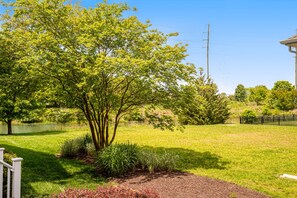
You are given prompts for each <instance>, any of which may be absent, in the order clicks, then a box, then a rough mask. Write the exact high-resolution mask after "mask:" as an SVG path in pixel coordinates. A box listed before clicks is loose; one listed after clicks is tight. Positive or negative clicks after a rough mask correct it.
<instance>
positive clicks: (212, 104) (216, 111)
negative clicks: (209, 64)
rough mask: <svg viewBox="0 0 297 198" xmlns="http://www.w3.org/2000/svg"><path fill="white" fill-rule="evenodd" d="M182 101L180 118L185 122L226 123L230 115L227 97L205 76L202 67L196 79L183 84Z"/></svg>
mask: <svg viewBox="0 0 297 198" xmlns="http://www.w3.org/2000/svg"><path fill="white" fill-rule="evenodd" d="M180 101H181V103H180V104H179V105H178V106H179V108H180V119H181V122H182V123H184V124H195V125H197V124H198V125H199V124H200V125H201V124H219V123H225V121H226V120H227V119H228V118H229V115H230V112H229V107H228V99H227V97H226V96H225V95H224V94H220V93H218V87H217V85H216V84H215V83H214V82H213V81H212V79H211V78H207V77H205V74H204V73H203V70H202V69H200V73H199V74H198V76H197V78H196V79H194V80H193V81H192V82H191V83H190V84H188V85H185V86H183V92H182V94H181V96H180Z"/></svg>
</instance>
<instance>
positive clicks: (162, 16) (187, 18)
mask: <svg viewBox="0 0 297 198" xmlns="http://www.w3.org/2000/svg"><path fill="white" fill-rule="evenodd" d="M80 2H82V5H83V6H86V7H93V6H94V5H96V4H97V3H100V2H102V1H100V0H88V1H86V0H81V1H80ZM108 2H109V3H118V2H126V3H128V4H129V5H130V6H131V7H136V8H137V9H138V11H137V12H135V13H132V14H135V15H136V16H138V18H139V19H140V20H141V21H143V22H145V21H146V20H147V19H149V20H150V21H151V23H152V25H153V27H154V28H157V29H159V30H160V31H162V32H165V33H170V32H179V33H180V34H179V36H178V37H176V38H174V39H173V40H171V41H170V42H172V43H173V42H182V43H186V44H188V45H189V46H188V55H189V56H188V57H187V59H186V62H191V63H194V64H195V66H196V67H203V68H205V67H206V49H205V48H203V47H205V46H206V42H205V41H203V40H204V39H206V37H207V34H206V33H205V32H206V31H207V24H210V26H211V32H210V75H211V77H212V78H213V79H214V81H215V83H217V85H218V87H219V90H220V92H226V93H228V94H233V93H234V89H235V87H236V86H237V85H238V84H243V85H244V86H245V87H253V86H256V85H266V86H267V87H268V88H271V87H272V86H273V84H274V82H276V81H278V80H288V81H290V82H291V83H292V84H294V56H293V54H292V53H289V52H288V49H287V47H286V46H283V45H281V44H280V43H279V41H280V40H284V39H286V38H288V37H290V36H292V35H294V34H296V29H297V24H295V23H296V22H294V21H295V20H296V7H297V1H296V0H126V1H122V0H108Z"/></svg>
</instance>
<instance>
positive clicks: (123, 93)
mask: <svg viewBox="0 0 297 198" xmlns="http://www.w3.org/2000/svg"><path fill="white" fill-rule="evenodd" d="M128 10H130V8H129V7H128V6H127V5H126V4H108V3H101V4H98V6H97V7H94V8H89V9H86V8H82V7H80V6H79V5H75V6H73V5H70V4H66V3H65V1H64V0H54V1H49V0H42V1H34V0H29V1H25V0H17V1H16V2H15V3H14V15H13V16H11V17H10V16H7V17H8V18H7V22H6V23H5V24H8V25H7V26H9V27H18V29H16V28H15V29H13V31H12V32H13V33H14V34H18V35H19V36H20V38H22V39H21V40H22V41H23V43H22V44H23V46H24V52H25V53H24V54H23V55H22V56H20V57H21V60H20V62H21V63H22V65H30V68H29V70H30V72H32V73H35V74H37V75H38V76H40V77H41V78H42V79H46V82H45V84H46V86H47V89H46V90H47V92H50V93H55V95H56V96H57V97H59V98H60V100H61V101H67V103H70V104H71V105H75V106H77V107H78V108H80V109H81V110H82V112H83V113H84V114H85V116H86V118H87V119H88V123H89V125H90V129H91V132H92V134H93V138H94V143H95V146H96V149H99V148H103V147H105V146H108V145H109V144H111V143H112V142H113V140H114V138H115V134H116V129H117V126H118V123H119V121H120V118H121V117H122V115H124V114H125V113H127V112H130V111H131V110H133V109H135V108H137V107H139V106H143V105H146V104H152V103H153V104H155V105H161V106H167V107H170V106H171V105H170V104H171V103H172V101H173V100H175V98H174V96H176V95H177V92H178V90H179V89H180V82H183V83H185V82H187V81H188V80H189V78H190V76H191V75H192V74H193V72H194V67H193V65H185V64H183V63H182V61H183V60H184V58H185V57H186V54H185V52H186V48H185V46H184V45H182V44H177V45H173V46H171V45H168V44H167V40H168V38H169V37H171V36H176V35H177V34H169V35H165V34H164V33H162V32H160V31H158V30H151V29H149V27H150V26H151V24H150V23H142V22H141V21H139V20H138V19H137V17H136V16H129V17H123V16H124V12H125V11H128ZM19 30H22V34H20V31H19ZM24 41H26V42H24ZM109 120H112V121H113V123H114V127H113V128H114V130H113V134H112V136H111V137H110V135H109V130H110V129H109ZM163 123H164V122H162V124H161V125H162V126H160V127H163V126H164V127H165V128H168V127H171V125H164V124H163Z"/></svg>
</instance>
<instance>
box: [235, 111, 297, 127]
mask: <svg viewBox="0 0 297 198" xmlns="http://www.w3.org/2000/svg"><path fill="white" fill-rule="evenodd" d="M240 124H269V125H284V126H287V125H296V126H297V115H296V114H291V115H270V116H257V117H240Z"/></svg>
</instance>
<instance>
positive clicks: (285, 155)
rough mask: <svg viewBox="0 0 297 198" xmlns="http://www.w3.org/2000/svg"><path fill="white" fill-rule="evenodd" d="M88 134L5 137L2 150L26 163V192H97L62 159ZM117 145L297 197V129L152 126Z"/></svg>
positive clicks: (125, 133)
mask: <svg viewBox="0 0 297 198" xmlns="http://www.w3.org/2000/svg"><path fill="white" fill-rule="evenodd" d="M86 132H87V129H81V130H80V129H75V130H70V131H56V132H44V133H36V134H35V133H31V134H20V135H12V136H5V135H0V146H1V147H2V146H4V147H5V148H6V149H8V150H11V151H13V152H15V153H17V155H18V156H20V157H23V158H24V161H23V180H22V181H23V183H22V185H23V192H24V193H26V194H33V195H34V194H51V193H56V192H59V191H61V190H63V189H65V188H68V187H90V188H92V187H95V186H96V185H99V184H102V183H103V182H102V179H101V178H97V177H95V176H94V174H93V168H92V167H91V166H88V165H84V164H83V163H81V162H79V161H77V160H66V159H60V158H58V157H57V154H58V153H59V150H60V145H61V144H62V142H63V141H64V140H65V139H70V138H75V137H78V136H81V135H83V134H85V133H86ZM116 141H117V142H127V141H129V142H132V143H137V144H138V145H140V146H145V147H147V148H150V149H152V150H155V151H157V152H158V151H161V150H166V151H170V152H175V153H177V154H178V155H179V162H178V163H177V165H178V169H180V170H182V171H187V172H191V173H194V174H197V175H203V176H208V177H212V178H217V179H221V180H225V181H229V182H233V183H236V184H239V185H241V186H245V187H247V188H251V189H254V190H257V191H260V192H263V193H265V194H267V195H270V196H272V197H297V181H295V180H290V179H283V178H279V175H280V174H283V173H287V174H295V175H297V158H296V156H297V128H296V127H284V126H261V125H215V126H188V127H186V129H185V130H184V132H180V131H175V132H171V131H161V130H158V129H153V128H152V127H149V126H142V125H138V126H137V125H132V126H122V127H120V128H119V131H118V134H117V138H116Z"/></svg>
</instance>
